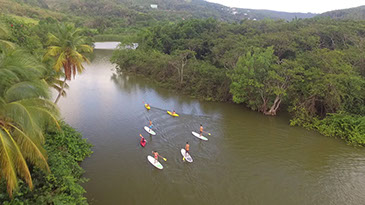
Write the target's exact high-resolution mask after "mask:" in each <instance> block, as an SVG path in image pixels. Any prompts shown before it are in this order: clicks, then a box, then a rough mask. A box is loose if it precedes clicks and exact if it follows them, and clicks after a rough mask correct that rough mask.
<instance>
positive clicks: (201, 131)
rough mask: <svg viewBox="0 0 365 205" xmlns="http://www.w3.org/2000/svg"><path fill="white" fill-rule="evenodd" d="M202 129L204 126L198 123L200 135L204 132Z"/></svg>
mask: <svg viewBox="0 0 365 205" xmlns="http://www.w3.org/2000/svg"><path fill="white" fill-rule="evenodd" d="M203 129H204V128H203V125H202V124H200V136H202V135H203V132H204V131H203Z"/></svg>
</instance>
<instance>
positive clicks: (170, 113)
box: [167, 111, 179, 117]
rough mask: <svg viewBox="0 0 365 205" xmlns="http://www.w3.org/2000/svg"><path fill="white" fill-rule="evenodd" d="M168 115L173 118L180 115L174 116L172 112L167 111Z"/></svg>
mask: <svg viewBox="0 0 365 205" xmlns="http://www.w3.org/2000/svg"><path fill="white" fill-rule="evenodd" d="M167 113H168V114H169V115H171V116H173V117H179V115H178V114H176V113H175V114H172V112H170V111H167Z"/></svg>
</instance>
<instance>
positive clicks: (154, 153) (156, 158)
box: [152, 151, 160, 163]
mask: <svg viewBox="0 0 365 205" xmlns="http://www.w3.org/2000/svg"><path fill="white" fill-rule="evenodd" d="M152 154H153V155H154V157H155V163H156V162H157V160H158V157H159V156H160V155H159V154H158V152H155V151H152Z"/></svg>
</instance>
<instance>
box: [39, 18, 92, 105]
mask: <svg viewBox="0 0 365 205" xmlns="http://www.w3.org/2000/svg"><path fill="white" fill-rule="evenodd" d="M80 32H81V30H80V29H76V28H75V27H74V26H73V25H71V24H61V25H60V26H59V27H58V30H57V31H56V33H54V34H52V33H50V34H49V35H48V45H50V46H49V47H48V50H47V53H46V54H45V59H47V58H49V57H55V58H56V61H55V64H54V66H53V68H54V69H55V70H56V71H60V70H61V68H63V72H64V74H65V79H64V81H63V84H62V86H61V90H60V92H59V94H58V96H57V98H56V100H55V103H57V102H58V100H59V99H60V97H61V96H62V93H63V91H64V88H65V85H66V80H71V76H74V77H75V75H76V73H81V72H82V71H83V70H84V66H83V65H82V63H83V62H89V60H88V59H87V57H86V56H85V55H84V54H85V53H91V52H92V51H93V48H92V47H91V46H89V45H87V44H86V38H85V37H84V36H81V35H80Z"/></svg>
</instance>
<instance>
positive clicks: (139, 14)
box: [0, 0, 315, 39]
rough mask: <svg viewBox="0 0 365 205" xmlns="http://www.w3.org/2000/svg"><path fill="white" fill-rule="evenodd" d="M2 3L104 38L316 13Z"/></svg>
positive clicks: (88, 2)
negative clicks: (155, 28)
mask: <svg viewBox="0 0 365 205" xmlns="http://www.w3.org/2000/svg"><path fill="white" fill-rule="evenodd" d="M151 4H156V5H158V8H157V9H153V8H151ZM0 5H1V7H0V12H1V13H2V14H5V15H10V16H12V17H16V18H20V19H23V20H25V21H33V23H34V21H35V20H45V19H47V18H53V19H57V20H59V21H68V22H73V23H75V25H76V26H78V27H79V26H85V27H88V28H92V29H95V30H94V31H93V32H94V33H95V34H98V35H102V36H104V37H101V38H104V39H105V38H106V37H110V36H112V37H111V38H108V39H116V38H117V39H118V38H120V36H125V35H127V34H134V33H135V31H136V30H140V29H141V28H142V27H146V26H151V25H155V24H156V22H161V21H165V22H176V21H180V20H182V19H192V18H214V19H217V20H219V21H226V22H239V21H241V20H244V19H251V20H254V19H255V20H261V19H265V18H270V19H285V20H289V21H290V20H292V19H295V18H311V17H313V16H315V14H311V13H288V12H277V11H270V10H253V9H239V8H229V7H226V6H223V5H219V4H215V3H210V2H206V1H204V0H157V1H156V0H153V1H152V0H97V1H96V0H62V1H54V0H0ZM35 22H36V21H35ZM116 36H119V37H116Z"/></svg>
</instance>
